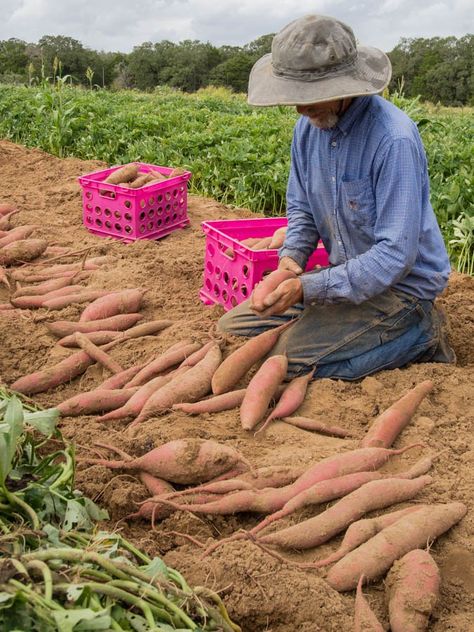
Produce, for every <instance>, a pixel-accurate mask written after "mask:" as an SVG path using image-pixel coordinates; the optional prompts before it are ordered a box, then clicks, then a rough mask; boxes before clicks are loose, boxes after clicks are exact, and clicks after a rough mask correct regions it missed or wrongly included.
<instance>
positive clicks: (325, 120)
mask: <svg viewBox="0 0 474 632" xmlns="http://www.w3.org/2000/svg"><path fill="white" fill-rule="evenodd" d="M338 121H339V116H338V115H337V114H325V115H324V116H318V117H315V118H310V119H309V122H310V123H311V125H312V126H313V127H317V128H318V129H332V128H333V127H336V125H337V122H338Z"/></svg>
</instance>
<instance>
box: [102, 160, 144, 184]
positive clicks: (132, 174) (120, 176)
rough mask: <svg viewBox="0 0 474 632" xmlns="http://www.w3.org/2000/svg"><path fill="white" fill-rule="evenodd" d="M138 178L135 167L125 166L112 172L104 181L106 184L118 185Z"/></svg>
mask: <svg viewBox="0 0 474 632" xmlns="http://www.w3.org/2000/svg"><path fill="white" fill-rule="evenodd" d="M137 176H138V166H137V165H125V166H124V167H120V168H119V169H116V170H115V171H113V172H112V173H111V174H110V175H109V176H107V178H106V179H105V180H104V182H106V183H107V184H120V183H121V182H130V181H131V180H134V179H135V178H136V177H137Z"/></svg>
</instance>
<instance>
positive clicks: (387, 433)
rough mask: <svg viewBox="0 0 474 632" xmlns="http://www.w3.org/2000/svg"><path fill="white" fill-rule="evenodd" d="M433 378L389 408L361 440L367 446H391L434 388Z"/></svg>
mask: <svg viewBox="0 0 474 632" xmlns="http://www.w3.org/2000/svg"><path fill="white" fill-rule="evenodd" d="M433 387H434V384H433V382H432V381H431V380H425V381H424V382H422V383H421V384H418V386H415V388H413V389H412V390H411V391H409V392H408V393H407V394H406V395H404V396H403V397H402V398H401V399H399V400H398V401H397V402H395V403H394V404H392V405H391V406H390V408H387V410H386V411H385V412H383V413H382V414H381V415H380V416H379V417H377V419H376V420H375V421H374V422H373V424H372V425H371V426H370V428H369V431H368V432H367V434H366V435H365V437H364V439H363V440H362V442H361V446H362V447H365V448H370V447H373V448H376V447H379V448H389V447H390V446H391V445H392V443H393V442H394V441H395V439H396V438H397V437H398V435H399V434H400V433H401V432H402V430H403V429H404V428H405V427H406V426H407V424H408V423H409V422H410V420H411V418H412V417H413V415H414V414H415V411H416V409H417V408H418V406H419V405H420V404H421V402H422V400H423V399H424V398H425V397H426V395H427V394H428V393H430V392H431V391H432V390H433Z"/></svg>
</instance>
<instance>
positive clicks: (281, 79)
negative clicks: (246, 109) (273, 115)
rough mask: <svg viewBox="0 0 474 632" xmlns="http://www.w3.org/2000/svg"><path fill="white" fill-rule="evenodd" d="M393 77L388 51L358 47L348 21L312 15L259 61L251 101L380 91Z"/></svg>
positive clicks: (305, 100) (299, 100) (295, 101)
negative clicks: (386, 52) (345, 22)
mask: <svg viewBox="0 0 474 632" xmlns="http://www.w3.org/2000/svg"><path fill="white" fill-rule="evenodd" d="M391 75H392V66H391V64H390V60H389V58H388V57H387V55H386V54H385V53H384V52H382V51H381V50H379V49H377V48H372V47H369V46H357V44H356V40H355V37H354V33H353V31H352V29H351V28H350V27H349V26H347V24H344V23H343V22H340V21H339V20H336V19H335V18H331V17H328V16H325V15H306V16H304V17H302V18H299V19H297V20H294V21H293V22H290V24H288V25H287V26H285V27H284V28H283V29H282V30H281V31H280V32H279V33H277V34H276V35H275V37H274V38H273V41H272V52H271V53H270V54H268V55H264V56H263V57H261V58H260V59H259V60H258V61H257V62H256V63H255V64H254V66H253V68H252V70H251V72H250V77H249V87H248V102H249V103H250V104H251V105H261V106H268V105H307V104H309V103H319V102H322V101H333V100H335V99H345V98H348V97H355V96H361V95H366V94H378V93H380V92H382V91H383V89H384V88H385V87H386V86H387V85H388V83H389V81H390V77H391Z"/></svg>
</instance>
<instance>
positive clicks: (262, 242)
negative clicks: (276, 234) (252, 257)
mask: <svg viewBox="0 0 474 632" xmlns="http://www.w3.org/2000/svg"><path fill="white" fill-rule="evenodd" d="M271 241H272V237H262V238H261V239H259V240H258V241H257V242H256V243H255V244H253V245H252V246H250V248H251V249H252V250H267V249H268V247H269V245H270V242H271Z"/></svg>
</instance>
